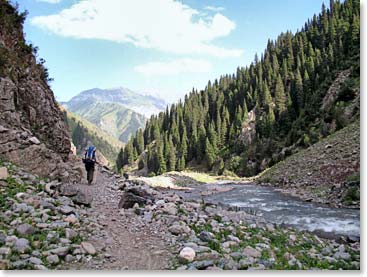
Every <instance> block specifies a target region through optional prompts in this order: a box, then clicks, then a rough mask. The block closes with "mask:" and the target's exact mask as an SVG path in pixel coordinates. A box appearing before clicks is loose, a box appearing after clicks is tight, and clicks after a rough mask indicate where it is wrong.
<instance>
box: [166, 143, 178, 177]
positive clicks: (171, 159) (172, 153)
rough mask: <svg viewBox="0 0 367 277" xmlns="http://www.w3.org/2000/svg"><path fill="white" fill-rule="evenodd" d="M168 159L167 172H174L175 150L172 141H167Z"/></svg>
mask: <svg viewBox="0 0 367 277" xmlns="http://www.w3.org/2000/svg"><path fill="white" fill-rule="evenodd" d="M168 148H169V158H168V167H167V168H168V170H169V171H174V170H175V169H176V149H175V146H174V145H173V142H172V139H170V140H169V147H168Z"/></svg>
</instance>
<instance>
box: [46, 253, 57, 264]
mask: <svg viewBox="0 0 367 277" xmlns="http://www.w3.org/2000/svg"><path fill="white" fill-rule="evenodd" d="M46 260H47V262H48V263H49V264H52V265H55V264H58V263H59V262H60V259H59V256H57V255H50V256H47V258H46Z"/></svg>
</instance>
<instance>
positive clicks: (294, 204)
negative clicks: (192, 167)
mask: <svg viewBox="0 0 367 277" xmlns="http://www.w3.org/2000/svg"><path fill="white" fill-rule="evenodd" d="M226 186H228V185H226ZM233 187H234V188H233V189H232V190H230V191H226V192H219V193H215V194H213V195H209V196H205V197H204V199H205V200H206V201H207V202H211V203H222V204H226V205H230V206H235V207H239V208H241V209H243V210H250V211H252V212H253V213H256V214H257V215H259V216H263V217H264V218H265V219H266V220H267V221H269V222H272V223H276V224H285V225H287V226H293V227H295V228H297V229H300V230H308V231H311V232H313V231H322V232H326V233H333V234H336V235H347V236H357V237H359V236H360V213H359V210H357V209H338V208H331V207H327V206H323V205H320V204H315V203H310V202H304V201H301V200H299V199H297V198H294V197H290V196H287V195H284V194H282V193H280V192H277V191H275V190H274V189H273V188H270V187H262V186H257V185H251V184H249V185H233ZM194 194H195V193H193V196H194Z"/></svg>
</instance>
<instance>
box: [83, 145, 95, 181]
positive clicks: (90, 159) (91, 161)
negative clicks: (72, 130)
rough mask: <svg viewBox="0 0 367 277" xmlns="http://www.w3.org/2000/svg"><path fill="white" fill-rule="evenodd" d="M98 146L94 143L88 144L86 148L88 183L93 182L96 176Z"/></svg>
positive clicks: (85, 160) (85, 159) (85, 158)
mask: <svg viewBox="0 0 367 277" xmlns="http://www.w3.org/2000/svg"><path fill="white" fill-rule="evenodd" d="M96 150H97V148H96V147H94V146H93V145H90V146H88V148H87V149H86V150H85V154H84V159H83V162H84V164H85V170H86V171H87V180H88V185H90V184H92V182H93V177H94V166H95V164H96V162H97V159H96Z"/></svg>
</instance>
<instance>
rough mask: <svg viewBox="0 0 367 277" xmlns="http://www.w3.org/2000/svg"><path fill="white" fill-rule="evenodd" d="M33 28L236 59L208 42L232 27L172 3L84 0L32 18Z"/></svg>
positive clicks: (236, 51)
mask: <svg viewBox="0 0 367 277" xmlns="http://www.w3.org/2000/svg"><path fill="white" fill-rule="evenodd" d="M31 23H32V24H33V25H36V26H39V27H41V28H44V29H46V30H49V31H51V32H53V33H55V34H57V35H60V36H65V37H73V38H81V39H103V40H109V41H114V42H118V43H132V44H133V45H135V46H136V47H141V48H150V49H157V50H161V51H165V52H170V53H175V54H207V55H212V56H217V57H238V56H240V55H242V52H243V51H242V50H241V49H228V48H223V47H218V46H216V45H214V44H213V40H214V39H216V38H220V37H225V36H228V35H229V34H230V33H231V31H233V30H234V29H235V28H236V24H235V23H234V22H233V21H231V20H230V19H229V18H227V17H225V16H224V15H222V14H220V13H216V14H215V15H214V16H212V17H210V18H207V17H203V16H202V15H201V13H200V12H199V11H197V10H195V9H193V8H191V7H189V6H187V5H184V4H182V3H180V2H176V1H174V0H134V1H128V0H123V1H122V0H108V1H106V0H84V1H81V2H78V3H76V4H74V5H72V6H71V7H70V8H68V9H64V10H62V11H61V12H60V13H58V14H54V15H49V16H37V17H33V18H32V19H31Z"/></svg>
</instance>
